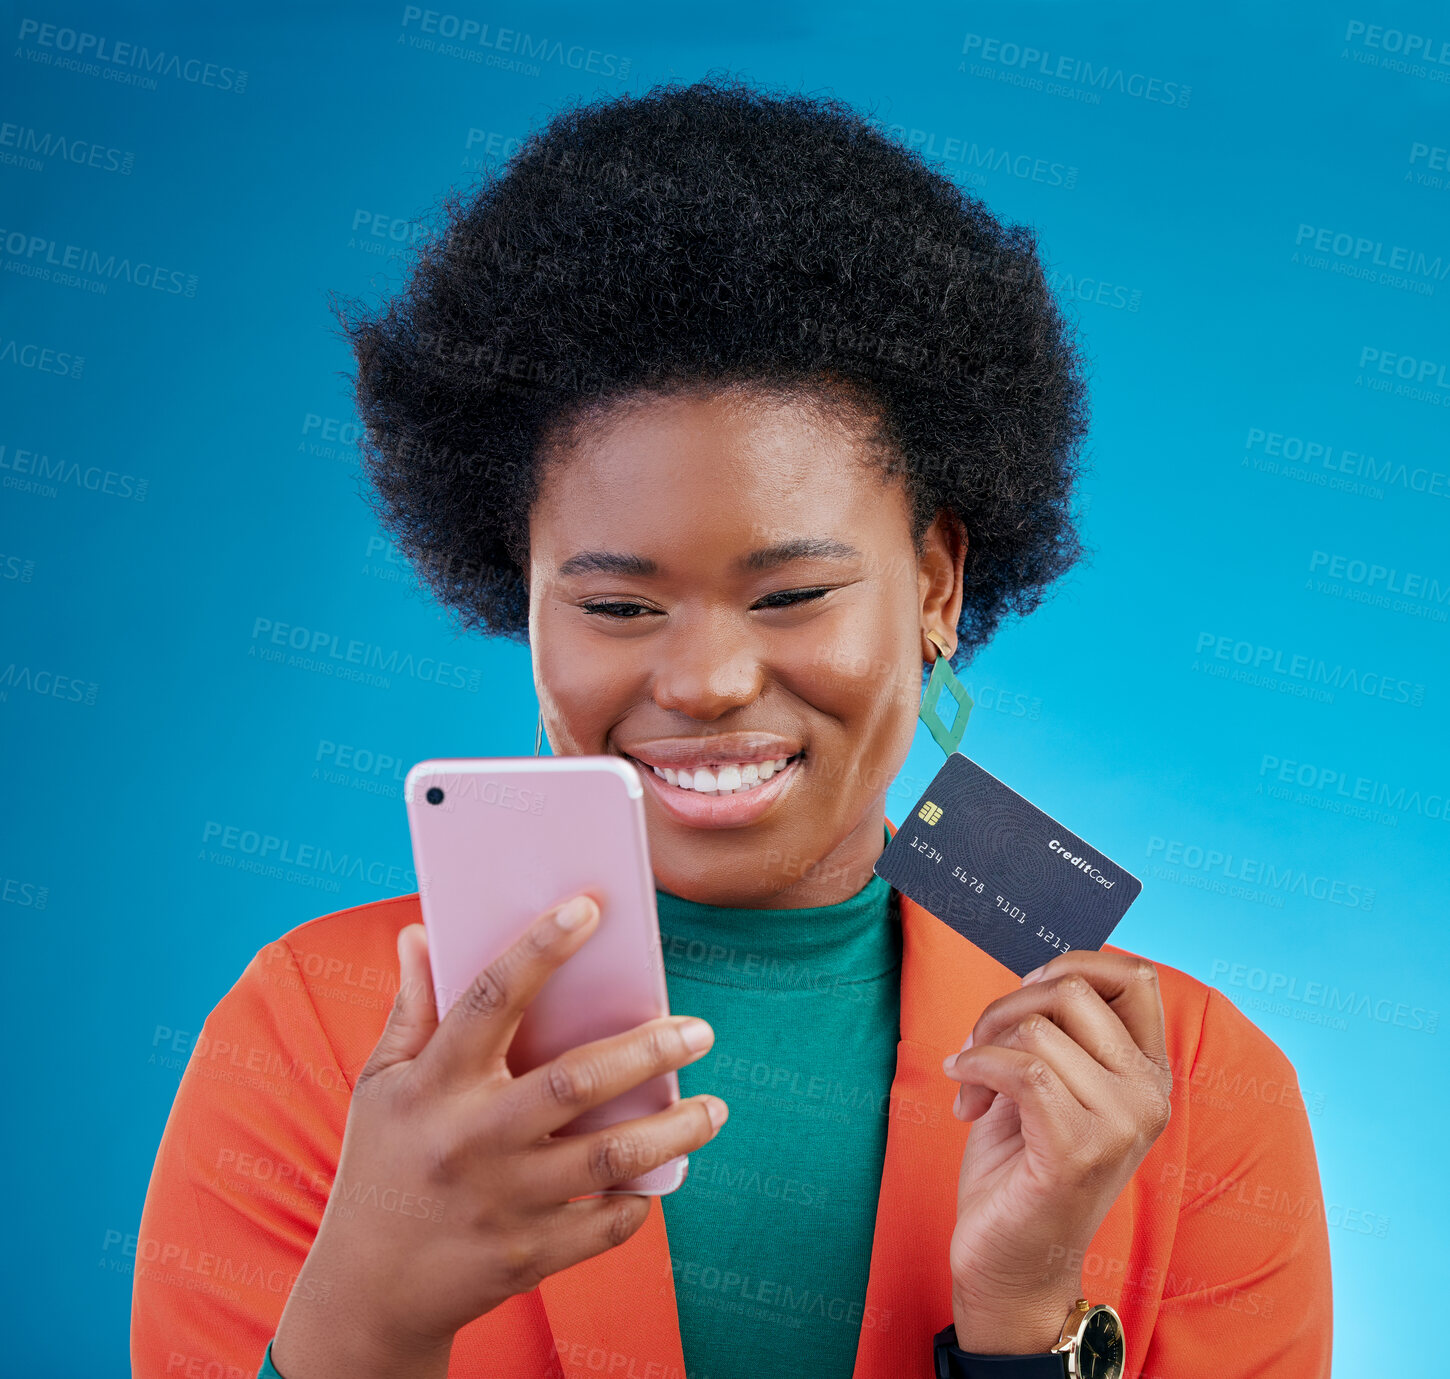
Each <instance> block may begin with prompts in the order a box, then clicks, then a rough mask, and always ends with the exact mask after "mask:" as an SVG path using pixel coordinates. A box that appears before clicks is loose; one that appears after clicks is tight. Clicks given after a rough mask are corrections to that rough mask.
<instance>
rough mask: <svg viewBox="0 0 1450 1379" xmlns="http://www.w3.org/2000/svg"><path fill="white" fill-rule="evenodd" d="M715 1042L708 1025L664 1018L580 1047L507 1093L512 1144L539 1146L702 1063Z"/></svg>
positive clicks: (504, 1108) (505, 1115) (505, 1119)
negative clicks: (596, 1111)
mask: <svg viewBox="0 0 1450 1379" xmlns="http://www.w3.org/2000/svg"><path fill="white" fill-rule="evenodd" d="M714 1042H715V1031H714V1030H713V1029H711V1028H710V1026H709V1025H708V1024H706V1023H705V1021H703V1020H697V1019H695V1018H694V1017H693V1016H664V1017H662V1018H661V1019H658V1020H646V1021H645V1023H644V1024H642V1025H636V1026H635V1027H634V1028H633V1029H631V1030H626V1031H625V1032H624V1033H623V1034H613V1035H610V1036H609V1037H608V1038H607V1039H595V1040H594V1041H593V1042H591V1043H588V1044H580V1045H579V1047H578V1048H577V1049H570V1050H569V1052H568V1053H561V1054H560V1055H559V1056H558V1057H557V1058H555V1059H552V1060H551V1061H550V1062H548V1063H543V1064H540V1065H539V1067H537V1068H533V1069H531V1070H530V1071H529V1072H526V1073H524V1074H523V1075H522V1076H521V1077H516V1078H515V1079H514V1080H513V1082H511V1083H510V1084H509V1086H508V1087H506V1088H505V1089H504V1090H503V1092H502V1094H501V1104H500V1105H499V1112H500V1117H501V1123H502V1124H503V1125H504V1126H505V1127H506V1128H505V1131H504V1133H505V1134H506V1136H507V1140H508V1142H509V1143H510V1144H512V1145H514V1146H515V1147H517V1148H523V1147H524V1146H526V1145H530V1144H534V1143H536V1142H537V1141H538V1140H541V1139H543V1137H544V1136H545V1135H551V1134H553V1132H554V1131H555V1130H558V1129H560V1128H561V1127H563V1126H565V1125H568V1123H569V1122H570V1121H571V1120H574V1119H575V1118H576V1117H578V1116H580V1115H582V1114H583V1113H584V1112H585V1111H588V1110H590V1109H591V1108H592V1107H595V1106H600V1105H603V1103H604V1102H606V1101H608V1100H609V1099H610V1098H611V1097H616V1096H618V1095H619V1094H620V1093H621V1092H627V1091H629V1089H630V1088H631V1087H638V1086H639V1084H640V1083H641V1082H647V1081H648V1080H649V1079H650V1078H652V1077H658V1076H659V1074H660V1073H667V1072H670V1071H671V1070H673V1069H675V1068H683V1067H685V1066H686V1065H687V1064H689V1063H693V1062H695V1061H696V1060H697V1059H699V1058H703V1057H704V1056H705V1054H706V1053H707V1052H709V1049H710V1046H711V1045H712V1044H713V1043H714Z"/></svg>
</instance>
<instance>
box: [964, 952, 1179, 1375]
mask: <svg viewBox="0 0 1450 1379" xmlns="http://www.w3.org/2000/svg"><path fill="white" fill-rule="evenodd" d="M945 1067H946V1072H947V1076H948V1077H950V1078H952V1080H953V1081H956V1082H960V1083H961V1084H962V1087H961V1090H960V1091H959V1092H958V1093H957V1102H956V1106H955V1107H954V1108H953V1109H954V1111H955V1114H956V1115H957V1116H958V1117H959V1118H960V1119H962V1120H968V1121H974V1122H975V1124H974V1125H973V1127H972V1132H971V1134H970V1135H968V1136H967V1147H966V1150H965V1152H964V1153H963V1155H962V1170H961V1176H960V1177H959V1179H958V1183H957V1225H956V1230H955V1231H954V1232H953V1233H952V1247H951V1270H952V1314H953V1321H954V1323H955V1325H956V1331H957V1344H958V1345H959V1346H960V1347H961V1348H962V1349H963V1350H968V1351H974V1352H977V1353H980V1354H994V1355H1035V1354H1039V1353H1041V1352H1043V1351H1046V1350H1048V1349H1050V1348H1051V1347H1052V1346H1053V1345H1054V1344H1055V1343H1056V1341H1057V1337H1058V1334H1059V1332H1060V1331H1061V1329H1062V1323H1063V1321H1064V1319H1065V1318H1066V1317H1067V1314H1068V1310H1069V1309H1070V1308H1071V1307H1072V1304H1073V1302H1074V1301H1075V1300H1076V1299H1077V1298H1079V1297H1081V1296H1082V1264H1083V1256H1084V1252H1085V1251H1086V1250H1087V1248H1088V1245H1089V1244H1090V1242H1091V1241H1092V1238H1093V1236H1094V1235H1095V1234H1096V1233H1097V1229H1098V1227H1099V1226H1100V1225H1101V1224H1102V1222H1103V1218H1104V1217H1105V1216H1106V1215H1107V1213H1108V1208H1109V1207H1111V1206H1112V1204H1113V1202H1114V1201H1115V1200H1116V1199H1117V1196H1118V1194H1119V1193H1120V1192H1121V1191H1122V1190H1123V1188H1124V1186H1125V1185H1126V1184H1127V1182H1128V1179H1129V1178H1131V1177H1132V1176H1133V1171H1134V1170H1135V1169H1136V1168H1137V1167H1138V1165H1139V1163H1141V1162H1142V1159H1143V1156H1144V1155H1145V1154H1146V1153H1147V1152H1148V1149H1149V1147H1150V1146H1151V1145H1152V1144H1153V1142H1154V1141H1155V1140H1156V1139H1157V1138H1158V1136H1159V1135H1160V1134H1161V1133H1162V1131H1163V1127H1164V1126H1166V1125H1167V1124H1168V1114H1169V1101H1168V1093H1169V1089H1170V1088H1171V1087H1172V1085H1173V1076H1172V1072H1171V1070H1170V1066H1169V1060H1168V1054H1167V1050H1166V1048H1165V1045H1164V1037H1163V1001H1162V997H1161V996H1160V995H1159V991H1158V973H1157V970H1156V969H1155V968H1154V967H1153V965H1152V964H1151V963H1149V962H1145V961H1144V960H1143V959H1141V958H1137V957H1132V956H1129V955H1127V954H1123V953H1095V952H1088V951H1083V952H1072V953H1064V954H1062V955H1061V956H1060V957H1056V958H1053V959H1052V961H1051V962H1049V963H1046V964H1045V965H1044V966H1042V967H1040V968H1038V970H1037V971H1036V972H1035V973H1029V974H1028V975H1027V977H1025V978H1024V979H1023V984H1022V986H1021V988H1020V989H1019V990H1017V991H1012V992H1009V993H1008V994H1007V995H1005V996H1002V997H999V998H998V999H997V1000H995V1001H993V1002H992V1004H991V1005H989V1006H988V1007H987V1008H986V1010H984V1011H983V1012H982V1017H981V1019H980V1020H978V1021H977V1024H976V1027H975V1028H974V1029H973V1031H972V1033H971V1036H970V1037H969V1038H968V1040H967V1042H966V1044H964V1045H963V1046H962V1052H961V1053H958V1054H953V1055H952V1056H951V1057H950V1058H948V1059H947V1060H946V1062H945Z"/></svg>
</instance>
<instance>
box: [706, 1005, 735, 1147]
mask: <svg viewBox="0 0 1450 1379" xmlns="http://www.w3.org/2000/svg"><path fill="white" fill-rule="evenodd" d="M702 1023H703V1022H702ZM705 1110H706V1111H708V1112H709V1114H710V1124H711V1125H713V1126H714V1127H715V1129H717V1130H718V1129H719V1128H720V1127H721V1126H722V1125H724V1124H725V1122H726V1121H727V1120H728V1119H729V1118H730V1108H729V1107H728V1106H727V1105H726V1104H725V1103H724V1102H723V1101H721V1100H720V1098H719V1097H715V1096H712V1097H706V1098H705Z"/></svg>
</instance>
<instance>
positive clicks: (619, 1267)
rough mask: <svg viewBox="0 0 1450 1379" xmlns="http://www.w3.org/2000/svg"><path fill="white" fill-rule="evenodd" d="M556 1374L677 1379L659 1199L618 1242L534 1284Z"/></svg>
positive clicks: (680, 1367) (676, 1336)
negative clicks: (545, 1317)
mask: <svg viewBox="0 0 1450 1379" xmlns="http://www.w3.org/2000/svg"><path fill="white" fill-rule="evenodd" d="M539 1292H540V1294H541V1295H542V1296H543V1299H544V1309H545V1311H546V1312H547V1313H548V1317H549V1330H550V1332H551V1333H552V1335H553V1338H554V1347H555V1350H556V1351H557V1354H558V1358H559V1368H558V1369H557V1370H555V1371H554V1374H555V1375H562V1376H563V1379H598V1376H599V1375H601V1374H608V1375H614V1376H616V1377H617V1379H685V1361H684V1354H683V1352H682V1351H681V1348H680V1325H679V1317H678V1314H677V1313H676V1311H675V1279H674V1273H673V1270H672V1269H671V1267H670V1247H669V1242H668V1241H667V1240H666V1238H665V1213H664V1208H663V1207H662V1206H661V1205H660V1199H659V1198H658V1197H655V1198H653V1199H651V1201H650V1204H649V1215H648V1216H647V1217H646V1218H645V1223H644V1225H643V1226H641V1227H640V1228H639V1230H637V1231H636V1232H635V1233H634V1234H633V1235H632V1236H630V1238H629V1239H628V1240H626V1241H625V1242H624V1244H623V1245H617V1246H615V1247H614V1248H613V1249H612V1250H605V1252H604V1253H603V1254H598V1255H595V1256H594V1257H593V1258H592V1259H586V1260H582V1261H581V1262H580V1263H578V1264H575V1265H573V1266H572V1267H570V1268H568V1269H565V1270H563V1271H562V1272H560V1273H557V1274H551V1275H549V1277H548V1278H546V1279H545V1280H544V1281H543V1282H542V1283H541V1284H540V1285H539Z"/></svg>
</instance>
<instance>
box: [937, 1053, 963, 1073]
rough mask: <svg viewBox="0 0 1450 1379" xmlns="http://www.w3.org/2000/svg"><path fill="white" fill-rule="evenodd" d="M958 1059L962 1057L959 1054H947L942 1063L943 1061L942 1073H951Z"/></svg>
mask: <svg viewBox="0 0 1450 1379" xmlns="http://www.w3.org/2000/svg"><path fill="white" fill-rule="evenodd" d="M958 1057H960V1055H959V1054H955V1053H949V1054H947V1056H946V1057H945V1058H943V1059H942V1061H941V1070H942V1072H944V1073H949V1072H951V1070H952V1064H953V1063H955V1062H956V1061H957V1059H958Z"/></svg>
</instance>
